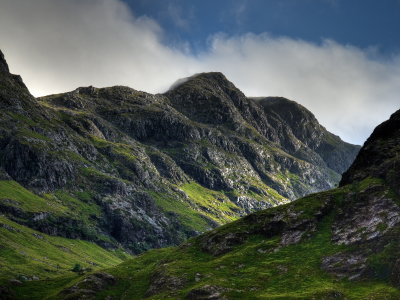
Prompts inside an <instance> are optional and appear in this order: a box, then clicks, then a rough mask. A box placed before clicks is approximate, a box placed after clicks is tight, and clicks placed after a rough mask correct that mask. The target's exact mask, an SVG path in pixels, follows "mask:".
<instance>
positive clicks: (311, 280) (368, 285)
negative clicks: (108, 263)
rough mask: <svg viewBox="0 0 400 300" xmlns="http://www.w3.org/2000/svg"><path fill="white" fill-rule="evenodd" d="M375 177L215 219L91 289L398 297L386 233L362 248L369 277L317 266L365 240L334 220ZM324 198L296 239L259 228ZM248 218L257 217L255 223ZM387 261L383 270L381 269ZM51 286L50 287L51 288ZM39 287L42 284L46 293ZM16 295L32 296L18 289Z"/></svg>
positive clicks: (63, 280)
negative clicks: (379, 242) (211, 249)
mask: <svg viewBox="0 0 400 300" xmlns="http://www.w3.org/2000/svg"><path fill="white" fill-rule="evenodd" d="M377 185H385V182H384V181H382V180H380V179H372V178H368V179H367V180H364V181H363V182H361V183H358V184H354V185H351V186H346V187H342V188H338V189H335V190H331V191H327V192H323V193H318V194H313V195H310V196H308V197H306V198H302V199H300V200H297V201H295V202H293V203H290V204H286V205H282V206H280V207H275V208H270V209H267V210H264V211H261V212H257V213H254V214H252V215H249V216H247V217H245V218H243V219H240V220H238V221H235V222H232V223H229V224H227V225H224V226H221V227H219V228H217V229H214V230H213V231H212V232H209V233H207V234H204V235H202V236H199V237H196V238H192V239H189V240H188V241H186V242H185V243H184V244H182V245H180V246H179V247H176V248H166V249H160V250H151V251H149V252H146V253H144V254H142V255H140V256H138V257H135V258H133V259H129V260H127V261H125V262H123V263H121V264H120V265H118V266H116V267H111V268H107V269H104V271H105V272H107V273H109V274H112V275H113V276H115V278H116V280H117V284H116V285H113V286H111V285H109V286H108V287H106V288H105V290H103V291H101V292H99V293H97V295H96V299H106V298H107V297H108V296H113V297H115V298H114V299H144V298H148V299H178V298H179V299H189V298H185V297H188V296H187V295H188V294H189V293H191V291H192V293H193V290H196V289H197V290H200V291H201V290H202V289H206V290H207V289H208V290H211V289H213V288H214V289H215V290H216V291H217V292H218V293H220V295H219V296H218V297H219V298H218V297H217V298H215V299H223V298H222V297H225V299H399V298H400V291H399V290H398V289H397V288H395V287H394V286H393V285H392V283H391V279H390V278H391V274H392V269H393V264H390V263H388V262H390V260H391V259H393V257H392V256H393V251H395V252H397V251H398V250H399V242H400V241H399V239H398V238H396V239H393V238H392V240H391V243H389V244H387V245H386V246H385V247H383V249H380V250H379V251H378V252H374V251H375V250H374V251H371V250H370V251H369V252H368V259H367V262H366V264H367V265H368V269H369V270H370V271H369V275H368V276H367V277H365V276H364V277H362V278H361V279H358V280H350V279H349V277H346V276H345V277H343V278H338V277H335V276H334V275H332V274H329V273H328V272H327V271H325V270H324V269H322V268H321V263H322V261H323V259H324V257H327V256H332V255H334V254H337V253H352V252H354V251H359V250H360V249H364V248H365V247H364V248H363V246H362V245H351V246H348V245H345V244H341V245H337V244H335V243H333V242H332V240H331V238H332V224H333V222H334V220H335V218H337V216H338V214H340V212H341V209H342V208H343V207H344V206H346V205H347V204H346V203H345V202H346V200H345V199H346V196H347V195H349V194H351V193H362V192H363V191H365V190H366V189H367V188H370V187H374V186H377ZM386 194H387V195H388V196H389V197H390V199H392V200H393V201H394V202H396V203H397V204H400V203H399V199H398V196H397V195H396V194H395V193H394V192H393V191H392V190H390V189H389V190H387V191H386ZM327 200H329V201H330V204H329V210H328V211H327V212H326V214H325V216H324V217H323V218H322V219H321V220H320V221H319V222H318V224H317V226H316V230H315V231H313V230H311V231H309V232H308V233H306V234H304V235H303V237H302V239H301V241H300V242H299V243H298V244H291V245H287V246H284V245H282V244H281V236H280V235H270V234H268V232H263V231H262V226H263V225H262V224H264V223H263V222H264V221H265V220H268V218H270V216H271V214H274V213H278V214H283V215H286V216H287V219H290V214H293V213H300V214H301V217H300V218H299V219H297V220H301V219H304V220H308V219H310V218H312V217H313V216H314V215H315V214H316V213H317V212H318V211H320V209H321V207H322V206H323V205H324V203H326V201H327ZM254 220H263V221H262V222H261V223H257V222H255V221H254ZM398 232H399V229H398V228H393V229H392V231H391V233H390V234H391V236H392V237H393V235H396V234H397V233H398ZM241 233H245V236H246V238H245V240H244V241H242V242H237V245H233V247H232V248H231V249H230V250H229V251H228V252H226V253H223V254H220V255H212V254H210V253H207V251H205V250H204V245H203V244H204V242H205V240H208V239H213V238H214V237H216V236H223V235H224V234H239V235H240V234H241ZM397 236H398V235H397ZM211 243H212V242H211ZM364 250H365V249H364ZM365 251H367V250H365ZM388 258H390V259H389V260H388ZM385 268H388V269H389V271H387V270H386V271H385V272H383V273H382V270H383V269H385ZM82 279H83V278H80V279H79V276H78V275H75V276H59V277H55V278H54V279H53V280H52V281H51V283H48V282H45V281H38V282H26V283H24V285H23V286H22V287H16V288H14V289H15V291H16V292H17V293H18V294H21V295H22V294H23V293H24V291H26V290H27V289H29V288H35V289H36V290H37V293H38V295H44V294H46V295H47V296H48V298H47V299H58V298H57V296H56V295H57V294H58V292H59V291H60V289H61V287H67V286H70V285H72V284H74V283H77V282H79V281H80V282H82ZM156 282H158V283H159V285H158V287H157V284H155V283H156ZM49 286H51V287H52V288H51V289H50V290H48V287H49ZM152 288H153V290H154V291H155V293H154V294H152V293H149V290H151V289H152ZM45 290H48V291H47V292H46V293H45V292H44V291H45ZM199 295H200V294H199ZM71 296H72V295H71ZM18 299H31V298H25V297H23V296H21V297H20V298H18ZM60 299H61V298H60ZM192 299H206V298H200V296H198V298H192Z"/></svg>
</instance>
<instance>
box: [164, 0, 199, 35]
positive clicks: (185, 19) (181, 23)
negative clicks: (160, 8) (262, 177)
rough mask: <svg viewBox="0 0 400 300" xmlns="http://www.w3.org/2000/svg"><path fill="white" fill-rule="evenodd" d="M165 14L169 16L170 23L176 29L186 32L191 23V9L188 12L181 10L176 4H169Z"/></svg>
mask: <svg viewBox="0 0 400 300" xmlns="http://www.w3.org/2000/svg"><path fill="white" fill-rule="evenodd" d="M167 14H168V15H169V17H170V19H171V20H172V22H173V23H174V24H175V26H176V27H179V28H181V29H184V30H186V31H188V30H189V29H190V25H191V23H192V21H193V18H194V16H193V8H191V9H189V10H185V11H184V10H183V8H182V6H180V5H178V4H177V3H173V2H170V3H168V7H167Z"/></svg>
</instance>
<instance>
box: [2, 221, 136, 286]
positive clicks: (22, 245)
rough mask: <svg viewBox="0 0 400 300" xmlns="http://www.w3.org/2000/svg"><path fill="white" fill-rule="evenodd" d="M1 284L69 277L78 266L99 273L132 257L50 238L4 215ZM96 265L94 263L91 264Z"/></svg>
mask: <svg viewBox="0 0 400 300" xmlns="http://www.w3.org/2000/svg"><path fill="white" fill-rule="evenodd" d="M0 245H1V247H0V282H1V281H4V280H5V279H7V278H17V277H18V276H19V275H23V276H25V277H27V278H31V277H32V276H37V277H39V278H47V277H54V276H57V275H61V274H68V273H70V270H71V269H72V267H73V266H74V264H75V263H79V264H81V265H82V266H83V267H85V268H93V269H94V270H99V269H102V268H105V267H110V266H114V265H116V264H119V263H121V262H123V260H126V258H128V257H129V255H127V254H123V256H122V257H121V253H120V252H118V253H117V252H116V251H111V250H105V249H103V248H101V247H99V246H97V245H96V244H94V243H90V242H88V241H83V240H76V239H74V240H71V239H67V238H61V237H54V236H49V235H46V234H43V233H40V232H38V231H35V230H32V229H30V228H27V227H25V226H22V225H19V224H17V223H15V222H12V221H10V220H9V219H7V218H5V217H4V216H0ZM90 262H92V264H91V263H90Z"/></svg>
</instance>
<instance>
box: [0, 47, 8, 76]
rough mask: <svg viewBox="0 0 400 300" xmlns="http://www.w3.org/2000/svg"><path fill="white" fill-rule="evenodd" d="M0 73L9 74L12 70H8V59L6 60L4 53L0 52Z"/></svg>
mask: <svg viewBox="0 0 400 300" xmlns="http://www.w3.org/2000/svg"><path fill="white" fill-rule="evenodd" d="M0 72H7V73H9V72H10V70H9V69H8V64H7V62H6V59H5V58H4V54H3V52H1V50H0Z"/></svg>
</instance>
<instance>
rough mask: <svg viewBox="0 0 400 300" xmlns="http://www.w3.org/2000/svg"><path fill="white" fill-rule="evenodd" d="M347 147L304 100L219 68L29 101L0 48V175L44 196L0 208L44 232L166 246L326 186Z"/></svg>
mask: <svg viewBox="0 0 400 300" xmlns="http://www.w3.org/2000/svg"><path fill="white" fill-rule="evenodd" d="M288 111H291V115H290V113H289V115H287V113H288ZM290 116H292V117H290ZM293 116H295V117H293ZM357 150H358V146H354V145H350V144H347V143H344V142H343V141H341V140H340V139H339V138H338V137H334V136H333V135H332V134H330V133H329V132H327V131H326V130H325V129H324V128H323V127H322V126H321V125H319V123H318V122H317V120H316V119H315V117H314V116H313V115H312V114H311V113H310V112H309V111H308V110H306V109H305V108H304V107H302V106H300V105H298V104H296V103H295V102H293V101H289V100H287V99H278V100H277V99H275V98H274V99H267V98H265V99H263V100H256V101H255V100H252V99H249V98H246V97H245V95H244V94H243V93H242V92H241V91H240V90H239V89H237V88H236V87H235V86H234V85H233V83H231V82H230V81H229V80H227V79H226V78H225V76H224V75H223V74H221V73H203V74H198V75H196V76H193V77H191V78H189V79H188V80H186V81H185V82H184V83H182V84H180V85H179V86H176V87H175V88H173V89H171V90H169V91H168V92H166V93H165V94H157V95H152V94H149V93H145V92H141V91H137V90H135V89H132V88H129V87H124V86H114V87H108V88H95V87H93V86H89V87H80V88H77V89H76V90H74V91H71V92H68V93H64V94H57V95H50V96H46V97H41V98H38V99H35V98H34V97H33V96H32V95H31V94H30V93H29V91H28V89H27V88H26V86H25V85H24V84H23V82H22V79H21V78H20V77H18V76H16V75H12V74H10V73H9V69H8V66H7V63H6V61H5V59H4V57H3V55H1V57H0V176H1V178H2V179H3V180H13V181H15V182H18V183H19V184H20V185H22V187H23V188H25V189H27V190H29V191H31V192H32V193H33V194H36V195H39V197H40V198H41V199H42V200H43V201H45V202H46V204H45V205H44V206H43V208H42V211H40V212H37V211H33V210H32V206H30V205H28V204H27V203H25V202H24V204H23V205H20V206H18V205H15V204H13V202H10V201H2V202H1V206H0V209H1V211H2V212H3V213H5V214H7V217H8V218H10V219H11V220H13V221H14V222H18V223H20V224H23V225H25V226H30V227H32V228H34V229H36V230H39V231H41V232H43V233H46V234H50V235H57V236H63V237H68V238H80V239H86V240H89V241H93V242H96V243H97V244H99V245H101V246H103V247H108V248H118V247H120V246H122V247H124V248H125V249H126V250H127V251H129V252H130V253H140V252H143V251H145V250H148V249H151V248H160V247H165V246H169V245H177V244H179V243H181V242H183V241H184V240H185V239H187V238H189V237H192V236H196V235H198V234H199V233H200V232H204V231H206V230H209V229H212V228H215V227H216V226H218V225H220V224H224V223H226V222H228V221H231V220H234V219H237V218H239V217H240V216H244V215H247V214H249V213H251V212H254V211H258V210H262V209H265V208H267V207H272V206H276V205H279V204H283V203H287V202H289V201H291V200H295V199H297V198H298V197H301V196H304V195H307V194H309V193H312V192H318V191H321V190H327V189H330V188H332V187H333V186H334V185H335V184H336V183H337V182H338V181H339V179H340V172H341V171H342V169H344V168H345V167H346V164H350V163H351V161H352V160H353V158H354V157H355V155H356V152H357ZM332 159H333V160H335V163H333V162H332V161H331V160H332ZM0 200H4V199H1V196H0ZM9 200H13V199H9ZM17 202H18V201H17ZM66 211H68V213H65V212H66ZM38 216H39V217H38Z"/></svg>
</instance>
